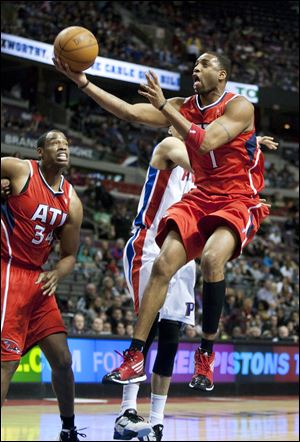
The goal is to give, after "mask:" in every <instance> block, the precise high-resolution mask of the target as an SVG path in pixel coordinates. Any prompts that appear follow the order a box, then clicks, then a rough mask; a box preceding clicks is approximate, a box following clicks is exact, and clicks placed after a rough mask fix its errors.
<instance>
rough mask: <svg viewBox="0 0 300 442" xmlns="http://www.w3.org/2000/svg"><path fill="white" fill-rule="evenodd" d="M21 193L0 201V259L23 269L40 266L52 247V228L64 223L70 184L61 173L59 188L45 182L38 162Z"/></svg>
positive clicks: (34, 163)
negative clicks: (4, 201)
mask: <svg viewBox="0 0 300 442" xmlns="http://www.w3.org/2000/svg"><path fill="white" fill-rule="evenodd" d="M29 164H30V170H31V173H30V177H29V181H28V182H27V185H26V186H25V190H24V191H23V192H22V193H21V194H20V195H13V196H10V197H8V199H7V201H6V203H4V204H1V258H2V259H4V260H5V261H9V260H10V259H11V262H12V264H16V265H19V266H21V267H25V268H32V269H37V268H40V267H41V266H42V265H43V264H44V263H45V262H46V261H47V259H48V256H49V254H50V252H51V250H52V242H53V234H54V230H55V229H57V228H59V227H61V226H63V225H64V223H65V222H66V219H67V215H68V212H69V205H70V198H71V194H72V189H73V187H72V186H71V184H70V183H69V182H68V181H67V180H66V179H65V178H64V177H63V176H62V177H61V183H60V187H59V191H57V192H55V191H54V190H53V189H52V188H51V187H50V186H49V185H48V183H47V182H46V180H45V178H44V177H43V175H42V172H41V170H40V167H39V163H38V162H37V161H29Z"/></svg>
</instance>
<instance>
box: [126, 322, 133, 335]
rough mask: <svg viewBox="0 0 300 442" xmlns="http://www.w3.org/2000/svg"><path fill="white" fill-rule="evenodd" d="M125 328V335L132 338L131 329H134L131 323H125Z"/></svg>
mask: <svg viewBox="0 0 300 442" xmlns="http://www.w3.org/2000/svg"><path fill="white" fill-rule="evenodd" d="M125 330H126V335H127V336H129V337H130V338H132V336H133V331H134V329H133V325H132V324H127V325H126V327H125Z"/></svg>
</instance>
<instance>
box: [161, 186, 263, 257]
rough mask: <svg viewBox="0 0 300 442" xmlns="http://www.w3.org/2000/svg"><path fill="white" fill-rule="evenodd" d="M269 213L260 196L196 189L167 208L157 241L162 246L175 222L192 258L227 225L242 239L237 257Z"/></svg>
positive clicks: (237, 250) (236, 250) (197, 255)
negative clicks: (214, 234) (207, 193)
mask: <svg viewBox="0 0 300 442" xmlns="http://www.w3.org/2000/svg"><path fill="white" fill-rule="evenodd" d="M268 214H269V209H268V208H267V207H265V206H263V205H262V204H261V203H260V202H259V196H257V197H255V198H249V197H246V196H243V195H235V196H232V197H230V196H227V195H225V196H224V195H218V196H216V195H206V194H204V193H203V192H202V191H200V190H199V189H193V190H191V191H190V192H189V193H187V194H185V195H184V196H183V198H182V199H181V201H179V202H178V203H176V204H174V205H173V206H171V207H170V208H169V209H168V210H167V212H166V215H165V216H164V217H163V218H162V220H161V221H160V224H159V227H158V233H157V236H156V242H157V244H158V245H159V246H160V247H161V246H162V244H163V242H164V240H165V238H166V236H167V234H168V232H169V231H170V230H173V229H174V223H175V224H176V226H177V230H178V231H179V234H180V236H181V239H182V242H183V245H184V247H185V251H186V254H187V257H188V261H190V260H192V259H195V258H197V257H198V258H199V257H200V256H201V254H202V251H203V249H204V246H205V243H206V241H207V240H208V238H209V237H210V236H211V235H212V233H213V232H214V231H215V230H216V229H217V228H218V227H220V226H227V227H229V228H230V229H231V230H233V231H234V233H235V234H236V237H237V239H238V245H237V247H236V249H235V251H234V253H233V255H232V257H231V259H234V258H236V257H237V256H239V255H240V254H241V253H242V251H243V248H244V247H245V246H246V245H247V244H248V243H249V242H250V241H251V240H252V239H253V237H254V235H255V233H256V232H257V231H258V229H259V226H260V224H261V222H262V220H263V219H264V218H265V217H266V216H267V215H268Z"/></svg>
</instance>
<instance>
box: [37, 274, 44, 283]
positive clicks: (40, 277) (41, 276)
mask: <svg viewBox="0 0 300 442" xmlns="http://www.w3.org/2000/svg"><path fill="white" fill-rule="evenodd" d="M44 278H45V273H40V274H39V277H38V279H37V280H36V281H35V283H36V284H40V283H41V282H42V281H43V280H44Z"/></svg>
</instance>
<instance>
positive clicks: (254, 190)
mask: <svg viewBox="0 0 300 442" xmlns="http://www.w3.org/2000/svg"><path fill="white" fill-rule="evenodd" d="M260 154H261V150H260V148H259V147H258V152H257V155H256V160H255V163H254V165H253V166H252V167H250V169H249V170H248V175H249V182H250V186H251V189H252V190H253V192H254V195H256V194H257V189H256V188H255V186H254V184H253V180H252V175H251V170H252V169H254V168H255V167H256V166H257V163H258V160H259V157H260Z"/></svg>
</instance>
